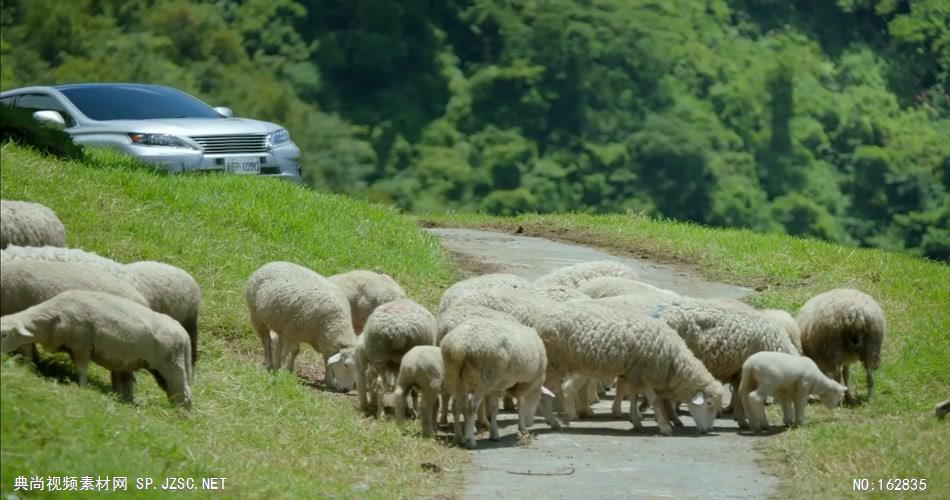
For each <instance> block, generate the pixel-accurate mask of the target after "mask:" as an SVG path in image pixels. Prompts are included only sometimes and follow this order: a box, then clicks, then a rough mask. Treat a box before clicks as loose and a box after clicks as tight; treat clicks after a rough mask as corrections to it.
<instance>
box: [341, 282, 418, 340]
mask: <svg viewBox="0 0 950 500" xmlns="http://www.w3.org/2000/svg"><path fill="white" fill-rule="evenodd" d="M330 281H331V282H333V284H334V285H336V286H338V287H340V290H342V291H343V294H344V295H346V298H347V300H348V301H349V302H350V316H352V317H353V331H355V332H356V334H357V335H359V334H360V333H362V332H363V327H364V325H366V319H367V318H369V315H370V313H372V312H373V310H374V309H376V308H377V307H379V306H380V305H382V304H385V303H387V302H392V301H394V300H398V299H404V298H406V297H407V295H406V291H405V290H403V289H402V287H401V286H399V283H396V280H394V279H392V278H391V277H390V276H389V275H388V274H380V273H375V272H373V271H364V270H360V269H357V270H354V271H349V272H346V273H342V274H337V275H335V276H331V277H330Z"/></svg>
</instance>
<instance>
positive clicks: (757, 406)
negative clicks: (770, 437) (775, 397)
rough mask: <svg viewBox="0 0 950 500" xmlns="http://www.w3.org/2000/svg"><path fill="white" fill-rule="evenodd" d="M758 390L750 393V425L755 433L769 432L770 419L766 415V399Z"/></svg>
mask: <svg viewBox="0 0 950 500" xmlns="http://www.w3.org/2000/svg"><path fill="white" fill-rule="evenodd" d="M760 394H761V393H760V392H759V391H758V390H756V391H752V392H750V393H749V398H748V401H749V404H748V407H749V425H751V426H752V430H753V431H755V432H759V431H762V430H764V431H767V430H769V418H768V415H766V414H765V398H764V397H762V396H761V395H760Z"/></svg>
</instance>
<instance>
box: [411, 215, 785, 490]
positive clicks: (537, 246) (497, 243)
mask: <svg viewBox="0 0 950 500" xmlns="http://www.w3.org/2000/svg"><path fill="white" fill-rule="evenodd" d="M429 231H430V232H431V233H433V234H435V235H437V236H439V237H440V238H441V239H442V244H443V246H444V247H445V248H446V249H447V250H448V251H450V252H452V253H453V254H456V255H458V256H459V257H460V258H461V260H462V262H463V263H464V264H465V265H467V266H469V267H471V268H473V269H475V270H476V271H478V272H508V273H512V274H517V275H519V276H522V277H525V278H529V279H534V278H537V277H538V276H541V275H543V274H545V273H547V272H549V271H551V270H552V269H556V268H558V267H561V266H565V265H570V264H574V263H577V262H583V261H588V260H600V259H611V260H617V261H620V262H623V263H624V264H627V265H629V266H631V267H633V268H634V269H636V270H637V271H638V272H639V273H640V276H641V278H642V279H643V281H646V282H648V283H651V284H654V285H657V286H661V287H663V288H667V289H670V290H673V291H676V292H679V293H683V294H687V295H692V296H694V297H732V298H739V297H742V296H744V295H746V294H748V293H750V292H751V290H749V289H746V288H741V287H736V286H732V285H727V284H723V283H713V282H709V281H706V280H704V279H702V278H701V277H699V276H698V275H696V274H695V273H692V272H690V271H689V270H686V269H683V268H678V267H673V266H666V265H659V264H653V263H650V262H645V261H640V260H635V259H629V258H624V257H617V256H613V255H609V254H606V253H604V252H601V251H599V250H595V249H592V248H588V247H583V246H577V245H568V244H563V243H557V242H553V241H550V240H545V239H541V238H531V237H522V236H516V235H508V234H501V233H492V232H487V231H478V230H469V229H443V228H433V229H429ZM608 397H609V396H608ZM610 404H611V401H610V399H607V400H605V401H601V402H600V403H598V404H597V405H595V406H594V412H595V416H594V417H593V418H590V419H583V420H581V421H575V422H572V423H571V426H570V427H568V428H565V429H564V430H562V431H560V432H552V431H551V430H550V429H548V428H547V426H546V425H544V423H543V422H542V421H541V420H540V419H538V420H537V422H538V423H536V424H535V426H534V427H532V434H533V435H534V440H533V441H532V442H531V444H530V445H528V446H518V445H517V439H516V435H515V433H516V431H517V428H516V420H515V417H516V416H515V415H514V414H511V413H505V414H503V415H500V416H499V422H500V425H501V426H502V438H501V439H500V440H499V441H496V442H492V441H489V440H488V439H487V436H485V435H483V436H479V440H478V446H479V448H478V450H476V451H473V452H472V457H473V468H472V471H471V472H470V473H469V474H468V477H467V480H466V485H465V494H464V496H465V497H466V498H505V499H509V498H531V499H537V498H571V499H577V498H598V499H599V498H660V497H676V498H708V497H720V498H722V497H728V498H765V497H768V496H770V495H772V494H773V493H774V491H775V488H776V486H777V484H778V481H777V479H776V478H775V477H773V476H770V475H767V474H766V473H765V472H764V471H763V470H762V469H761V468H760V467H759V466H758V465H757V461H758V460H760V459H761V456H760V455H759V454H758V453H757V452H756V451H754V450H753V449H752V442H753V439H755V438H751V437H747V436H743V435H739V434H737V433H736V427H735V423H734V422H733V421H732V420H728V419H718V420H717V421H716V427H715V429H714V431H713V432H712V433H711V434H709V435H707V436H702V437H700V436H697V435H695V434H694V431H693V427H692V421H691V419H690V418H689V417H688V416H682V417H681V418H682V420H683V421H684V423H685V424H686V427H685V428H676V429H674V434H673V436H672V437H668V438H665V437H661V436H658V435H657V433H656V427H655V426H654V425H653V423H652V420H650V419H649V418H648V419H647V420H645V422H644V425H645V426H647V429H646V431H645V432H644V433H642V434H635V433H633V432H632V431H631V430H630V429H631V425H630V423H629V422H627V421H626V420H614V419H612V418H610ZM626 410H627V403H625V404H624V411H625V412H626Z"/></svg>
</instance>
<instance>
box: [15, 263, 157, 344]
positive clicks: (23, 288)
mask: <svg viewBox="0 0 950 500" xmlns="http://www.w3.org/2000/svg"><path fill="white" fill-rule="evenodd" d="M67 290H89V291H98V292H107V293H111V294H114V295H118V296H120V297H125V298H126V299H129V300H131V301H133V302H137V303H139V304H142V305H144V306H147V305H148V302H147V301H146V300H145V297H143V296H142V294H141V293H140V292H139V291H138V290H137V289H136V288H135V287H134V286H132V284H131V283H129V282H128V281H127V280H123V279H120V278H118V277H116V276H115V275H113V274H111V273H109V272H107V271H104V270H101V269H96V268H91V267H87V266H83V265H79V264H74V263H69V262H40V261H4V262H3V271H2V272H0V316H4V315H7V314H13V313H18V312H20V311H23V310H25V309H27V308H29V307H32V306H35V305H37V304H39V303H41V302H44V301H47V300H49V299H51V298H53V297H55V296H56V295H57V294H59V293H60V292H65V291H67ZM20 352H22V353H23V354H24V355H25V357H27V358H28V359H31V360H32V359H35V354H36V353H35V352H34V348H33V347H32V346H24V349H21V350H20Z"/></svg>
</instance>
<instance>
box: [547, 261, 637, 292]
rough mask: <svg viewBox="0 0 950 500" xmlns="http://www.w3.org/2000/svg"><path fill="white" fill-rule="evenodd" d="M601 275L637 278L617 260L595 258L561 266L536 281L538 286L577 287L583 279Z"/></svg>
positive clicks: (633, 272)
mask: <svg viewBox="0 0 950 500" xmlns="http://www.w3.org/2000/svg"><path fill="white" fill-rule="evenodd" d="M601 276H616V277H620V278H627V279H631V280H635V279H637V273H636V272H635V271H634V270H633V269H631V268H630V267H628V266H625V265H623V264H621V263H619V262H617V261H613V260H595V261H590V262H581V263H580V264H574V265H572V266H567V267H562V268H560V269H557V270H555V271H552V272H550V273H548V274H546V275H544V276H542V277H540V278H538V280H537V282H536V283H537V284H538V285H540V286H564V287H567V288H577V287H579V286H580V285H581V284H582V283H584V282H585V281H588V280H592V279H594V278H599V277H601Z"/></svg>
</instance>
